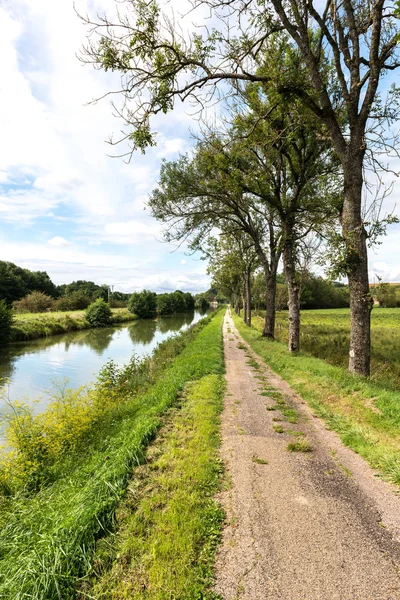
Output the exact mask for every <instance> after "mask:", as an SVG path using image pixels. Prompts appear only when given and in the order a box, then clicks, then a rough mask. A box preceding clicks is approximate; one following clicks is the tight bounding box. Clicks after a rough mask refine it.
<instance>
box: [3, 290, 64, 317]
mask: <svg viewBox="0 0 400 600" xmlns="http://www.w3.org/2000/svg"><path fill="white" fill-rule="evenodd" d="M53 302H54V301H53V298H51V297H50V296H47V295H46V294H44V293H43V292H31V293H30V294H28V295H27V296H25V298H22V300H17V301H15V302H13V307H14V310H15V311H16V312H21V313H24V312H30V313H40V312H45V311H46V310H51V308H52V306H53Z"/></svg>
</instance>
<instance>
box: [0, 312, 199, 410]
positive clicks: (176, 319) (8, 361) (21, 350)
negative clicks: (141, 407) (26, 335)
mask: <svg viewBox="0 0 400 600" xmlns="http://www.w3.org/2000/svg"><path fill="white" fill-rule="evenodd" d="M202 316H203V313H200V312H197V311H196V312H193V311H192V312H188V313H182V314H178V315H173V316H171V317H163V318H159V319H157V320H154V321H152V320H139V321H133V322H132V323H130V324H128V325H123V326H119V327H107V328H101V329H100V328H99V329H87V330H84V331H74V332H71V333H67V334H64V335H57V336H52V337H49V338H43V339H39V340H33V341H31V342H18V343H15V344H8V345H7V346H5V347H4V348H2V349H1V350H0V379H1V380H7V381H8V382H9V383H8V385H7V388H4V387H3V392H5V393H6V394H7V395H8V397H9V398H10V400H25V401H26V400H32V399H35V398H38V397H39V396H40V400H39V402H38V404H37V407H36V410H37V411H40V410H43V408H44V407H45V406H46V404H47V402H48V394H47V393H46V390H48V389H49V388H51V386H52V381H54V380H60V379H65V378H66V379H68V387H72V388H76V387H79V386H81V385H85V384H88V383H90V382H91V381H93V380H94V379H95V378H96V374H97V373H98V371H99V370H100V369H101V367H102V366H103V365H104V364H105V363H106V362H107V361H108V360H109V359H112V360H113V361H114V362H115V363H116V364H118V365H123V364H124V363H127V362H128V361H129V359H130V357H131V356H132V354H133V353H135V354H136V355H137V356H143V355H145V354H150V353H151V352H152V351H153V350H154V348H155V347H156V346H157V344H158V343H160V342H162V341H163V340H165V339H167V338H168V337H170V336H171V335H173V334H174V333H177V332H178V331H181V330H182V329H185V328H186V327H188V326H189V325H191V324H192V323H196V322H197V321H198V320H199V319H201V317H202ZM0 410H1V409H0Z"/></svg>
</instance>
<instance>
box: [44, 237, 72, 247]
mask: <svg viewBox="0 0 400 600" xmlns="http://www.w3.org/2000/svg"><path fill="white" fill-rule="evenodd" d="M47 243H48V244H49V245H50V246H71V243H70V242H68V241H67V240H66V239H64V238H63V237H61V236H59V235H56V236H55V237H53V238H51V240H49V241H48V242H47Z"/></svg>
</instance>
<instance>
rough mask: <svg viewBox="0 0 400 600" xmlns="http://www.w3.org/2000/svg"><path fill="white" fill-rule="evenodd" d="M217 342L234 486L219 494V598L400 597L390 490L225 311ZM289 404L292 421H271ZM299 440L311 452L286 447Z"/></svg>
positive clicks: (397, 508)
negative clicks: (222, 520)
mask: <svg viewBox="0 0 400 600" xmlns="http://www.w3.org/2000/svg"><path fill="white" fill-rule="evenodd" d="M238 345H239V347H238ZM224 347H225V359H226V368H227V375H226V377H227V391H226V397H225V409H224V413H223V417H222V437H223V442H222V455H223V458H224V460H225V463H226V465H227V471H228V481H229V480H231V485H230V486H229V489H228V490H227V491H225V492H224V493H223V494H222V502H223V504H224V506H225V508H226V511H227V526H226V528H225V530H224V535H223V542H222V546H221V550H220V552H219V555H218V559H217V572H216V587H215V591H216V592H217V593H219V594H220V595H221V596H222V597H223V598H224V600H270V599H271V600H275V599H282V600H317V599H318V600H350V599H351V600H400V575H399V569H398V567H399V565H400V546H399V544H398V541H396V538H397V540H398V539H399V537H400V497H399V496H396V495H395V493H394V488H392V486H390V485H389V484H387V483H384V482H382V481H381V480H378V479H377V478H376V477H375V476H374V473H373V471H372V470H371V469H370V468H369V467H368V466H367V465H366V464H365V463H364V461H363V460H362V459H360V457H358V456H357V455H355V454H354V453H353V452H351V451H349V450H348V449H346V448H344V447H343V446H342V445H341V444H340V442H339V440H338V438H337V436H336V435H335V434H333V433H332V432H329V431H327V430H326V429H325V428H324V426H323V423H322V422H321V421H320V420H319V419H315V418H313V415H312V413H311V411H310V410H309V409H308V407H306V406H305V405H304V402H303V401H302V400H301V399H300V398H299V397H298V396H296V394H294V393H293V391H292V390H291V389H290V388H289V386H288V385H287V384H286V383H285V382H283V381H282V380H281V379H280V378H279V377H278V376H277V375H275V374H273V373H272V372H271V371H270V370H269V369H268V368H267V367H266V366H265V363H263V362H262V361H261V359H259V358H258V357H257V356H256V355H254V354H253V353H252V352H251V351H250V350H249V349H248V346H247V345H246V344H245V343H244V342H243V340H242V339H241V338H240V336H239V334H238V333H237V331H236V329H235V327H234V325H233V322H232V320H231V318H230V317H229V316H228V314H227V316H226V318H225V323H224ZM244 348H246V349H247V350H246V349H244ZM249 356H250V357H252V358H253V360H254V358H256V360H257V361H258V362H259V365H262V368H257V365H255V363H253V366H252V364H248V363H249ZM250 362H251V361H250ZM254 366H255V368H254ZM266 388H267V389H266ZM272 388H273V389H272ZM277 390H279V391H280V393H278V391H277ZM277 402H278V405H277ZM267 407H269V408H270V410H268V409H267ZM293 408H295V409H296V410H297V411H298V414H299V422H298V423H296V424H294V423H293V424H291V423H289V422H287V420H286V421H285V420H282V421H281V420H278V419H282V418H283V415H282V412H281V411H282V410H283V411H284V412H286V414H287V415H289V418H290V419H291V420H292V421H294V420H295V416H294V413H292V412H290V409H293ZM274 428H275V429H277V431H275V429H274ZM280 428H282V429H283V430H284V432H283V433H279V431H280ZM288 430H289V432H288ZM295 432H296V433H295ZM300 433H303V434H304V436H302V435H299V434H300ZM304 439H306V440H308V441H309V442H310V444H311V447H312V452H307V453H305V452H289V451H288V450H287V445H288V443H289V442H296V440H297V441H298V440H304Z"/></svg>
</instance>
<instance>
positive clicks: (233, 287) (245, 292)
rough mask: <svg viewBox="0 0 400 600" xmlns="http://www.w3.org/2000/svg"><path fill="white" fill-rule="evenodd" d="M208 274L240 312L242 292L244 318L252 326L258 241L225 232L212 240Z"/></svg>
mask: <svg viewBox="0 0 400 600" xmlns="http://www.w3.org/2000/svg"><path fill="white" fill-rule="evenodd" d="M207 256H208V258H209V267H208V273H211V274H212V276H213V285H215V286H216V287H218V288H219V289H221V290H222V291H223V292H224V293H226V294H227V295H228V296H230V297H231V301H232V303H233V305H234V308H235V310H236V312H238V310H237V308H238V300H239V295H240V294H241V295H242V302H243V321H244V322H245V323H246V324H247V325H249V326H250V325H251V307H252V293H251V283H252V281H251V280H252V275H253V273H254V270H255V268H256V267H257V266H258V256H257V252H256V250H255V248H254V243H253V241H252V240H251V238H249V236H246V235H245V234H243V233H242V232H234V233H231V232H229V230H228V231H224V232H223V233H222V234H221V236H220V238H219V239H218V240H217V239H215V238H211V239H210V240H209V241H208V248H207Z"/></svg>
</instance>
